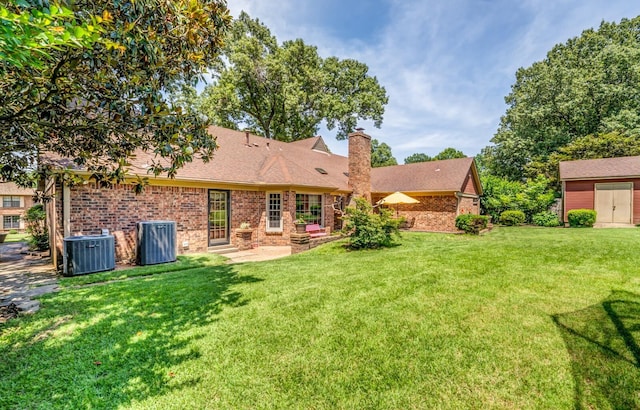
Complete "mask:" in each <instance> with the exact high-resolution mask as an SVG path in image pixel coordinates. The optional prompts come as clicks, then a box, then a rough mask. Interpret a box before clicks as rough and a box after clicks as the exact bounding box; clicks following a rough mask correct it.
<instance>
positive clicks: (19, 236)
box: [4, 233, 31, 243]
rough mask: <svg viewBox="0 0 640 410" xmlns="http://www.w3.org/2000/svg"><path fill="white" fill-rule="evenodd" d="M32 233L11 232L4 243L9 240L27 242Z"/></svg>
mask: <svg viewBox="0 0 640 410" xmlns="http://www.w3.org/2000/svg"><path fill="white" fill-rule="evenodd" d="M30 237H31V235H29V234H28V233H10V234H9V235H7V237H6V238H5V240H4V243H7V242H27V241H28V240H29V238H30Z"/></svg>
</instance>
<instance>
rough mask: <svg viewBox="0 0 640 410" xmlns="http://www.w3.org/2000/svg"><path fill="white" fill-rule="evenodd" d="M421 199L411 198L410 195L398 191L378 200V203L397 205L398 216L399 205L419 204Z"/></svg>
mask: <svg viewBox="0 0 640 410" xmlns="http://www.w3.org/2000/svg"><path fill="white" fill-rule="evenodd" d="M419 202H420V201H418V200H417V199H414V198H411V197H410V196H409V195H406V194H403V193H402V192H399V191H396V192H394V193H393V194H391V195H387V196H385V197H384V198H382V199H381V200H379V201H378V205H395V206H396V218H397V217H398V205H402V204H417V203H419Z"/></svg>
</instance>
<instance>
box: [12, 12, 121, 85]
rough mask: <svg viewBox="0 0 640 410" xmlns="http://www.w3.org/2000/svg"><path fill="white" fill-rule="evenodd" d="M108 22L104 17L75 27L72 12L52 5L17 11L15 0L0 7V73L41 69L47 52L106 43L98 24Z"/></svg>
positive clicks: (47, 56) (88, 19) (106, 15)
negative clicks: (18, 69)
mask: <svg viewBox="0 0 640 410" xmlns="http://www.w3.org/2000/svg"><path fill="white" fill-rule="evenodd" d="M109 19H110V16H109V15H108V13H104V14H103V15H102V16H87V21H85V22H80V23H77V22H75V21H74V20H75V19H74V15H73V11H71V9H69V8H67V7H65V6H64V5H63V4H60V3H56V2H54V3H52V4H50V5H49V6H48V7H44V8H42V9H39V8H20V7H17V1H16V0H12V1H11V2H9V3H8V4H7V5H6V6H5V5H0V61H2V62H3V65H2V66H0V70H2V69H4V68H5V67H7V66H9V65H11V66H18V67H24V66H31V67H42V66H43V65H44V61H46V60H48V59H49V58H50V54H49V51H51V50H58V49H60V48H66V47H90V46H91V45H92V44H93V43H95V42H97V41H104V42H106V41H108V40H107V39H104V38H102V37H101V36H100V32H101V27H100V24H101V23H102V22H104V21H109ZM1 74H4V73H2V72H0V75H1Z"/></svg>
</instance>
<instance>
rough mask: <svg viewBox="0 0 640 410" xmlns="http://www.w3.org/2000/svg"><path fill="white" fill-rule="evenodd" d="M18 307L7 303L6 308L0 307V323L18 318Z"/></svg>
mask: <svg viewBox="0 0 640 410" xmlns="http://www.w3.org/2000/svg"><path fill="white" fill-rule="evenodd" d="M18 313H20V312H19V311H18V306H16V304H15V303H9V304H8V305H7V306H2V307H0V323H5V322H7V321H8V320H10V319H13V318H16V317H18Z"/></svg>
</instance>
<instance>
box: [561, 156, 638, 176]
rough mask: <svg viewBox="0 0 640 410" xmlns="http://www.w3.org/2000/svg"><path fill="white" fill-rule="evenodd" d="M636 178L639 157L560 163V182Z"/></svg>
mask: <svg viewBox="0 0 640 410" xmlns="http://www.w3.org/2000/svg"><path fill="white" fill-rule="evenodd" d="M638 176H640V156H639V157H618V158H600V159H583V160H578V161H563V162H560V179H561V180H569V179H591V178H595V179H603V178H604V179H606V178H621V177H638Z"/></svg>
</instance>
